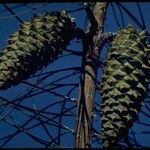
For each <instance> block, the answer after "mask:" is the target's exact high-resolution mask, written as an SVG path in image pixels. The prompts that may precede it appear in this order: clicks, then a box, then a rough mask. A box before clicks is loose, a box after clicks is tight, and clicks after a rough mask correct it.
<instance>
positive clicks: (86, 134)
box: [75, 2, 108, 148]
mask: <svg viewBox="0 0 150 150" xmlns="http://www.w3.org/2000/svg"><path fill="white" fill-rule="evenodd" d="M107 6H108V3H106V2H97V3H96V5H95V7H94V9H93V12H92V13H93V15H94V17H95V18H94V19H95V20H96V22H97V27H96V26H95V25H94V24H92V22H94V21H92V18H91V26H90V31H89V34H87V35H86V37H85V39H84V40H83V51H84V54H83V58H82V66H81V69H82V72H81V79H80V87H79V96H78V104H77V125H76V137H75V147H76V148H90V147H91V137H92V123H93V112H94V95H95V88H96V85H95V80H96V76H97V70H98V62H99V61H98V57H99V54H100V49H101V48H102V45H103V44H102V43H101V44H100V40H101V39H102V35H103V29H104V20H105V15H106V10H107ZM95 28H96V30H95ZM91 41H92V42H91Z"/></svg>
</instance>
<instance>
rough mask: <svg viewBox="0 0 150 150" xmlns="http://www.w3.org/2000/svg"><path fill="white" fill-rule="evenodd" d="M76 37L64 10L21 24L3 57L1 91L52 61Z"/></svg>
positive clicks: (0, 77) (0, 57)
mask: <svg viewBox="0 0 150 150" xmlns="http://www.w3.org/2000/svg"><path fill="white" fill-rule="evenodd" d="M74 37H75V23H74V21H73V19H72V18H71V17H69V16H68V15H67V14H66V12H65V11H62V12H55V13H47V14H46V15H45V16H35V17H33V18H32V20H31V22H24V23H23V24H21V25H20V29H19V31H17V32H15V33H13V34H11V35H10V37H9V40H8V45H7V46H6V47H5V48H4V49H3V50H2V52H1V54H0V90H6V89H7V88H9V87H11V86H12V85H17V84H18V83H20V82H21V80H24V79H27V78H28V77H29V76H30V75H32V74H34V73H36V72H37V70H39V69H41V68H42V67H43V66H47V65H48V64H49V63H51V62H53V60H54V59H56V58H57V56H58V55H59V54H61V53H62V49H64V48H65V47H66V46H67V45H68V44H69V41H70V40H72V39H73V38H74Z"/></svg>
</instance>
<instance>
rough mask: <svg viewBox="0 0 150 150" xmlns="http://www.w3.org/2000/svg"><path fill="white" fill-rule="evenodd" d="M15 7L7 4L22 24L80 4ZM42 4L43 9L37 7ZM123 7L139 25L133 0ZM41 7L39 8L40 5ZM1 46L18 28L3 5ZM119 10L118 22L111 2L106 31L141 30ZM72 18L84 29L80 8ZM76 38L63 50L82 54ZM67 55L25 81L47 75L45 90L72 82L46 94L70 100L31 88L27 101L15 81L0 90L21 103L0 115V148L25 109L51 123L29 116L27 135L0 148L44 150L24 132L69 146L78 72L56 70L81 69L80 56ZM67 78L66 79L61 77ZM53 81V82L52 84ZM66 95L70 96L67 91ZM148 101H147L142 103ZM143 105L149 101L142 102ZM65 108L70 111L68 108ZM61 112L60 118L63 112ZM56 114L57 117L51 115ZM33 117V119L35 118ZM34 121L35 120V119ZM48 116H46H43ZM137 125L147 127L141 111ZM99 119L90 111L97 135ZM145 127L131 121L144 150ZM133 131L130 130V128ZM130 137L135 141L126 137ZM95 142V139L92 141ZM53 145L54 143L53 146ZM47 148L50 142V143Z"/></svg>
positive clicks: (24, 118) (145, 12) (26, 87)
mask: <svg viewBox="0 0 150 150" xmlns="http://www.w3.org/2000/svg"><path fill="white" fill-rule="evenodd" d="M139 4H140V6H141V10H142V12H143V16H144V21H145V25H146V29H147V31H148V32H149V29H150V20H149V14H150V9H149V8H150V3H146V2H145V3H139ZM17 5H18V4H8V6H9V7H10V8H13V11H15V13H16V14H17V13H19V14H20V15H19V17H20V18H21V19H22V20H23V21H30V19H31V17H32V15H33V13H35V14H39V15H40V14H44V13H45V11H55V10H58V11H60V10H62V9H66V10H68V9H69V10H75V9H77V8H81V7H82V6H81V5H79V3H49V4H45V5H44V6H43V4H40V3H39V4H36V3H34V4H30V5H28V7H26V6H20V7H18V8H14V7H15V6H17ZM41 5H42V6H41ZM122 5H123V6H125V7H126V8H128V10H129V11H130V12H131V14H133V15H134V16H135V17H136V18H137V19H138V20H139V22H142V19H141V16H140V13H139V9H138V7H137V4H136V3H135V2H131V3H122ZM39 6H40V7H39ZM33 7H38V8H37V9H34V10H32V9H31V8H33ZM113 9H114V10H115V11H116V17H117V19H116V18H115V15H114V13H113ZM0 11H1V13H0V34H1V36H0V42H1V45H0V48H1V50H2V49H3V48H4V47H5V46H6V45H7V39H8V37H9V35H10V34H11V33H13V32H15V31H17V30H18V28H19V24H20V23H19V21H18V20H17V19H16V18H15V17H12V16H11V14H10V12H8V11H7V10H6V9H5V8H4V7H3V6H2V4H0ZM121 11H122V12H123V20H121V13H120V11H119V9H118V7H116V5H115V4H113V5H109V8H108V12H107V16H106V22H105V31H106V32H117V30H118V28H119V27H123V25H124V26H125V27H126V26H127V25H128V24H129V23H130V24H132V25H134V26H136V28H138V29H139V30H140V31H141V28H140V27H139V26H138V25H137V24H136V23H135V21H133V19H131V18H130V17H129V16H128V15H127V14H126V13H125V12H124V11H123V10H122V9H121ZM69 14H70V15H71V16H73V17H74V18H75V20H76V24H77V26H78V27H80V28H82V29H85V28H86V25H87V22H88V21H87V18H86V13H85V11H84V10H81V11H78V12H72V13H69ZM117 22H118V23H117ZM79 42H80V40H79V41H78V42H77V39H74V40H73V41H71V43H70V45H69V46H68V47H67V49H71V50H74V51H77V52H81V51H82V45H81V43H79ZM106 52H107V51H106V48H104V50H103V51H102V56H101V57H103V58H104V56H105V54H106ZM69 54H70V53H69V52H67V51H64V53H63V55H61V56H60V57H59V58H58V59H57V60H56V61H55V62H54V63H52V64H50V65H48V67H46V68H44V69H42V70H41V71H38V72H37V74H36V75H39V74H40V73H45V74H43V75H41V76H37V77H36V76H33V77H31V78H29V79H28V80H27V82H29V83H32V84H35V83H36V82H37V80H39V79H40V78H42V77H44V76H46V75H48V77H47V78H46V79H45V80H43V81H42V82H41V83H40V84H39V85H38V86H39V87H44V88H46V89H51V88H53V87H55V86H56V84H68V83H69V84H71V83H72V86H71V85H70V86H69V85H68V86H62V87H61V88H56V89H54V90H51V91H53V92H57V93H59V94H61V95H63V96H64V97H67V96H68V97H70V98H71V100H70V101H67V100H66V99H64V98H63V97H59V96H56V95H54V94H52V93H51V92H42V90H41V89H37V88H34V89H33V91H32V93H31V94H34V93H36V92H37V93H38V92H39V93H38V94H37V95H35V96H32V97H29V98H24V99H23V98H22V99H23V100H22V101H21V97H22V96H23V95H27V94H28V95H29V91H30V90H31V88H32V87H31V86H29V85H27V84H24V83H20V84H19V85H17V86H15V87H12V88H9V89H8V90H6V91H0V96H1V97H4V98H6V99H7V100H8V101H13V102H15V104H17V103H18V102H19V101H20V103H19V104H20V106H18V105H15V107H14V108H13V107H12V105H7V106H6V107H5V109H4V111H3V112H2V114H1V116H4V115H6V114H7V113H8V112H9V114H7V115H6V117H5V119H3V120H2V121H1V124H0V133H1V134H0V146H1V145H3V144H4V143H5V141H6V139H2V137H5V136H7V135H10V134H13V133H15V131H16V127H13V124H14V125H16V124H17V125H18V126H21V125H23V124H24V123H25V122H26V121H27V120H29V119H30V118H31V116H34V115H35V114H34V112H35V111H34V112H32V111H30V110H28V109H27V108H30V109H31V110H37V111H38V112H40V113H41V116H40V117H41V119H42V120H43V121H45V122H46V121H47V118H49V119H50V120H49V121H48V122H47V123H45V127H44V126H43V125H42V124H41V122H40V121H39V120H38V119H37V118H36V117H33V119H32V120H31V121H30V122H29V123H27V124H26V125H25V126H24V128H25V129H26V131H27V132H20V133H18V134H16V136H14V137H13V138H12V139H11V140H10V141H9V142H8V143H6V144H5V145H4V147H9V148H12V147H44V145H43V144H39V143H38V142H36V141H35V140H33V139H32V138H31V136H29V134H28V132H29V133H32V135H34V136H37V137H39V138H41V139H43V140H44V141H48V142H49V141H52V138H51V136H53V137H54V139H55V138H56V139H57V140H54V141H56V143H59V144H60V145H62V146H64V147H73V146H74V142H73V140H74V137H73V135H74V133H72V132H71V131H72V129H74V128H75V117H76V116H75V113H76V108H75V105H76V102H75V101H74V99H76V98H77V95H78V88H77V86H76V85H75V84H78V83H79V75H80V74H79V71H78V70H75V69H74V68H73V69H70V70H67V71H61V69H63V68H72V67H80V66H81V56H75V55H69ZM55 70H60V71H57V73H54V74H52V72H53V71H55ZM66 76H68V77H66ZM98 78H99V80H100V78H101V70H100V69H99V74H98ZM57 80H58V81H57ZM71 88H75V89H74V90H72V91H70V89H71ZM69 92H70V93H69ZM98 94H99V93H98V92H97V95H96V98H95V102H97V104H98V105H96V106H97V107H98V106H99V104H100V96H99V95H98ZM147 101H148V100H147ZM50 104H51V106H49V107H48V108H47V109H44V111H43V112H41V109H43V108H44V107H46V106H48V105H50ZM146 105H147V106H149V105H148V103H146ZM22 106H23V107H22ZM69 108H70V109H69ZM142 110H143V111H144V112H145V113H146V114H148V113H149V110H148V109H146V108H145V107H143V109H142ZM63 112H64V114H65V115H64V114H63ZM56 113H57V114H56ZM35 116H36V115H35ZM37 117H38V116H37ZM46 117H47V118H46ZM139 119H140V121H141V122H143V123H147V124H148V125H150V121H149V118H148V117H147V116H146V115H143V114H142V113H140V117H139ZM99 121H100V118H99V115H98V114H97V113H95V118H94V128H95V129H96V130H97V131H99V129H100V122H99ZM38 123H39V125H38V126H36V127H34V128H30V127H32V125H35V124H38ZM58 124H59V126H61V128H58V127H56V125H58ZM148 125H147V126H146V125H141V124H139V123H135V124H134V126H133V128H132V129H133V132H138V134H136V140H137V142H138V143H139V144H140V145H143V146H150V143H149V136H150V135H149V134H146V133H144V134H141V132H143V131H144V132H145V131H147V132H149V130H150V127H149V126H148ZM45 128H46V129H47V130H48V132H49V133H50V134H51V135H49V134H48V132H46V130H45ZM131 131H132V130H131ZM60 133H62V134H63V133H66V134H64V135H62V136H61V137H58V135H60ZM130 137H131V138H132V139H134V137H133V136H132V135H130ZM93 140H94V139H93ZM54 143H55V142H54ZM51 144H52V142H51ZM100 146H101V142H100V143H99V142H94V143H93V147H100Z"/></svg>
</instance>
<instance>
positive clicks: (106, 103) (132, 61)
mask: <svg viewBox="0 0 150 150" xmlns="http://www.w3.org/2000/svg"><path fill="white" fill-rule="evenodd" d="M149 54H150V48H148V46H147V44H146V35H145V33H144V32H138V31H137V30H136V29H135V28H134V27H133V26H128V27H127V28H125V29H121V30H120V31H119V32H118V34H117V36H116V37H115V38H114V40H113V42H112V45H111V47H110V49H109V52H108V55H107V59H106V62H105V68H104V76H103V78H102V85H101V86H102V104H101V111H102V130H101V135H102V136H101V137H102V143H103V146H104V147H105V148H112V147H113V146H115V145H116V143H117V141H118V140H119V139H121V138H122V137H125V136H126V135H127V134H128V130H129V128H130V127H132V125H133V122H134V121H135V119H136V117H137V115H138V112H139V111H140V109H141V106H142V103H143V100H144V98H145V94H146V91H147V88H148V83H149V79H148V78H149V75H148V72H149V69H150V64H149V62H148V61H149V60H148V55H149Z"/></svg>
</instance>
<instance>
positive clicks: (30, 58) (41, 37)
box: [0, 11, 150, 147]
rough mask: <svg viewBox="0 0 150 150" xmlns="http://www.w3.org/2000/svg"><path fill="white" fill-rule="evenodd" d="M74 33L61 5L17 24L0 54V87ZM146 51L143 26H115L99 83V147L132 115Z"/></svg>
mask: <svg viewBox="0 0 150 150" xmlns="http://www.w3.org/2000/svg"><path fill="white" fill-rule="evenodd" d="M75 35H76V25H75V23H74V21H73V19H72V18H71V17H69V16H68V15H67V14H66V13H65V12H64V11H62V12H57V13H56V12H55V13H49V14H46V15H45V16H36V17H34V18H33V19H32V21H31V22H24V23H23V24H21V26H20V29H19V31H17V32H15V33H13V34H12V35H10V39H9V41H8V45H7V46H6V47H5V48H4V49H3V51H2V52H1V54H0V90H5V89H7V88H9V87H10V86H12V85H16V84H18V83H19V82H20V81H21V80H24V79H27V78H28V77H29V76H30V75H32V74H34V73H35V72H36V71H37V70H39V69H41V68H42V67H43V66H47V65H48V63H50V62H52V61H53V60H54V59H55V58H57V56H58V55H59V54H60V53H61V51H62V49H63V48H65V47H66V46H67V45H68V43H69V41H70V40H71V39H73V38H74V37H75ZM149 53H150V48H149V47H148V46H147V43H146V34H145V32H138V31H137V30H136V29H135V28H134V27H133V26H128V27H127V28H124V29H121V30H120V31H119V32H118V34H117V36H116V37H115V38H114V39H113V41H112V43H111V47H110V48H109V51H108V54H107V58H106V62H105V68H104V75H103V78H102V84H101V87H102V103H101V115H102V116H101V117H102V118H101V120H102V131H101V137H102V142H103V145H104V147H110V146H113V145H115V143H116V142H117V140H118V139H120V138H121V137H123V136H125V135H126V134H127V133H128V129H129V128H130V127H131V126H132V124H133V122H134V121H135V119H136V117H137V113H138V112H139V110H140V108H141V105H142V102H143V99H144V97H145V95H146V90H147V87H148V83H149V76H148V71H149V69H150V65H149V64H150V62H149V60H148V55H149Z"/></svg>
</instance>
